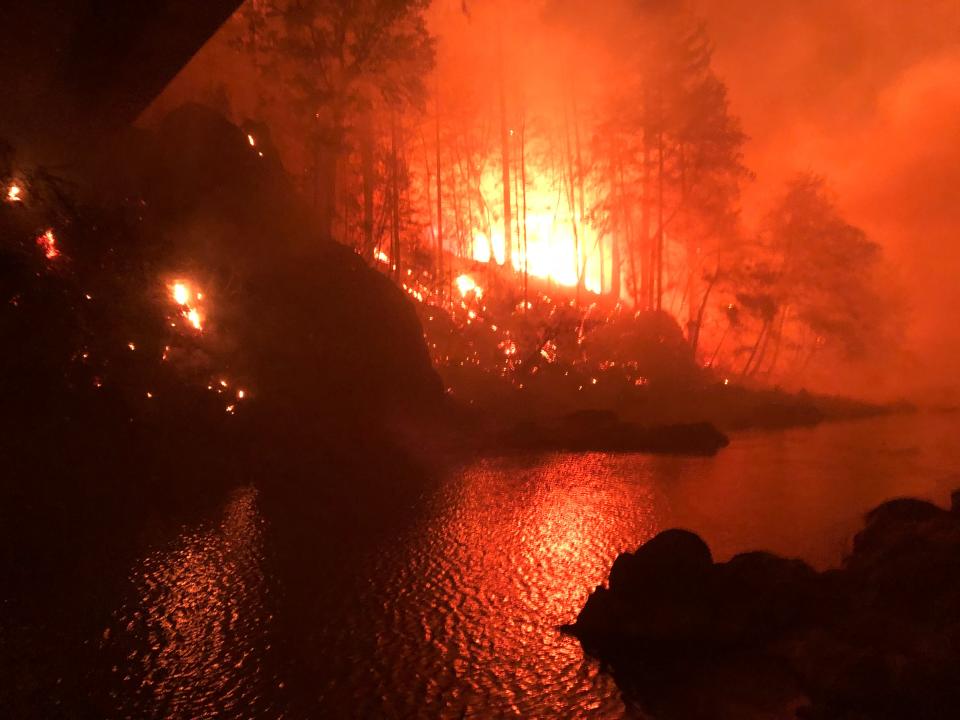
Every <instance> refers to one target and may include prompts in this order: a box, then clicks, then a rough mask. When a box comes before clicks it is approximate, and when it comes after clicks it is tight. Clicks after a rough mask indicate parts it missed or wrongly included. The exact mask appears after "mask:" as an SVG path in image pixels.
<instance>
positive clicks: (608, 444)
mask: <svg viewBox="0 0 960 720" xmlns="http://www.w3.org/2000/svg"><path fill="white" fill-rule="evenodd" d="M729 444H730V440H729V439H728V438H727V436H726V435H724V434H723V433H721V432H720V431H719V430H717V429H716V428H715V427H714V426H713V425H711V424H710V423H704V422H701V423H681V424H675V425H663V426H659V427H656V426H655V427H644V426H642V425H638V424H636V423H630V422H624V421H622V420H620V418H619V417H618V416H617V414H616V413H614V412H610V411H606V410H584V411H581V412H576V413H573V414H571V415H567V416H565V417H563V418H561V420H560V421H559V422H553V423H535V422H527V423H522V424H519V425H517V426H516V427H514V428H513V429H511V430H510V431H509V432H507V433H504V434H503V435H502V436H500V437H499V438H498V443H497V445H498V446H499V447H503V448H511V449H515V450H532V451H542V450H558V451H567V452H615V453H627V452H648V453H667V454H676V455H714V454H716V452H717V451H718V450H720V449H721V448H724V447H726V446H727V445H729Z"/></svg>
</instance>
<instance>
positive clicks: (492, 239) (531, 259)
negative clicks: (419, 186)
mask: <svg viewBox="0 0 960 720" xmlns="http://www.w3.org/2000/svg"><path fill="white" fill-rule="evenodd" d="M518 187H519V186H518ZM502 188H503V184H502V181H501V180H500V179H499V177H498V176H497V174H496V172H494V171H489V172H487V173H486V174H485V175H484V177H483V182H482V183H481V192H482V194H483V197H484V200H485V202H486V205H487V207H488V208H491V209H492V211H491V217H490V218H489V224H488V227H487V228H486V229H477V230H475V231H474V233H473V237H472V245H473V247H472V249H471V257H472V258H473V259H474V260H476V261H478V262H484V263H487V262H490V260H491V257H492V258H493V259H494V260H495V261H496V262H497V263H500V264H503V262H504V259H505V257H506V243H505V242H504V237H505V233H504V219H503V213H502V201H501V202H500V204H498V200H499V199H500V198H502V197H503V190H502ZM515 195H519V196H520V197H519V199H518V198H517V197H514V198H513V204H514V208H513V211H512V214H513V218H512V220H511V229H510V240H511V264H512V265H513V267H514V269H515V270H516V271H517V272H523V271H524V266H526V271H527V273H529V274H530V275H531V276H532V277H537V278H541V279H543V280H547V281H550V282H554V283H556V284H557V285H563V286H566V287H576V285H577V281H578V277H579V276H580V275H581V274H582V276H583V284H584V287H585V288H586V289H587V290H589V291H590V292H594V293H600V292H602V291H604V290H608V289H609V287H610V266H611V264H610V262H609V257H608V255H609V249H608V248H607V243H606V242H604V238H603V237H602V235H601V234H600V233H599V232H598V231H597V229H596V228H595V227H594V226H593V225H592V224H591V223H590V222H589V221H586V220H585V219H584V217H583V213H582V212H581V211H580V209H579V208H576V209H575V208H572V207H571V202H570V199H569V195H568V194H567V192H566V189H565V187H564V179H562V178H559V179H555V178H551V177H550V176H549V175H547V174H542V173H538V172H534V171H533V170H532V169H530V170H528V174H527V178H526V213H524V201H523V193H522V191H519V192H517V193H515ZM577 204H578V200H576V199H575V200H574V201H573V205H577ZM585 204H586V205H587V206H588V207H589V205H590V200H589V199H587V201H586V202H585ZM524 215H526V223H525V225H526V233H524V230H523V228H524V221H523V217H524ZM524 247H526V252H524Z"/></svg>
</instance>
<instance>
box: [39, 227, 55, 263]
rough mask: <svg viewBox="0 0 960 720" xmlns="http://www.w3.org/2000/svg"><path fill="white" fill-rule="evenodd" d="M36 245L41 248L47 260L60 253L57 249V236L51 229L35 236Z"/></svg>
mask: <svg viewBox="0 0 960 720" xmlns="http://www.w3.org/2000/svg"><path fill="white" fill-rule="evenodd" d="M37 245H39V246H40V247H41V248H42V249H43V254H44V256H45V257H46V258H47V260H53V259H54V258H55V257H59V255H60V251H59V250H57V238H56V236H54V234H53V230H47V231H46V232H45V233H43V234H42V235H40V236H39V237H37Z"/></svg>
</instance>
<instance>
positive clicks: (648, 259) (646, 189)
mask: <svg viewBox="0 0 960 720" xmlns="http://www.w3.org/2000/svg"><path fill="white" fill-rule="evenodd" d="M642 162H643V168H642V169H643V179H642V181H641V186H642V188H643V199H642V201H641V205H640V209H641V215H640V247H641V248H642V250H643V254H642V257H643V265H644V266H643V268H642V272H643V296H644V308H643V309H644V310H650V309H651V308H652V307H653V297H654V281H653V278H654V267H655V265H656V262H655V257H654V251H653V242H652V240H651V237H650V224H651V223H650V220H651V218H650V216H651V214H652V213H653V189H652V186H653V183H652V182H651V177H650V174H651V173H650V148H649V146H648V143H647V134H646V131H644V143H643V160H642Z"/></svg>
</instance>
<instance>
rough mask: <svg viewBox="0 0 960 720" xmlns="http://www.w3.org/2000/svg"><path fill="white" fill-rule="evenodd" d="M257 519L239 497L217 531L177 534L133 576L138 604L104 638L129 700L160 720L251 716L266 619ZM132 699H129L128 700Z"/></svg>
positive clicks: (241, 493) (252, 496)
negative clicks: (118, 659) (113, 649)
mask: <svg viewBox="0 0 960 720" xmlns="http://www.w3.org/2000/svg"><path fill="white" fill-rule="evenodd" d="M260 525H261V519H260V516H259V514H258V511H257V508H256V492H255V491H254V490H253V489H252V488H244V489H241V490H238V491H236V492H235V493H234V494H233V495H232V496H231V498H230V500H229V501H228V502H227V504H226V506H225V508H224V510H223V514H222V517H221V519H220V522H219V524H218V525H213V526H208V527H200V528H198V529H196V530H194V531H190V532H184V533H183V534H182V535H181V536H180V537H179V538H178V539H177V542H176V543H175V544H174V546H173V547H168V548H163V549H161V550H158V551H156V552H154V553H152V554H150V555H149V556H147V557H146V558H144V559H143V560H142V561H141V563H140V564H139V565H138V566H137V567H136V568H135V570H134V572H133V574H132V579H133V581H134V584H135V588H136V598H135V599H134V600H133V601H131V602H130V603H129V604H128V605H127V606H125V607H124V608H122V610H121V611H119V612H118V613H116V614H115V615H116V617H117V621H118V622H117V627H116V628H115V633H114V637H113V638H111V630H110V629H108V630H106V631H105V632H104V638H105V640H108V641H110V642H112V643H114V644H116V645H118V646H120V647H122V648H123V652H125V654H126V658H125V660H126V662H124V663H123V664H121V665H120V666H118V667H115V668H114V670H115V672H117V673H118V674H120V673H122V676H121V677H122V682H123V683H124V685H125V686H126V687H125V688H124V694H125V695H126V693H130V701H131V702H132V703H133V704H134V705H135V707H136V708H137V709H138V710H137V711H139V709H142V708H143V707H145V706H147V707H153V708H157V709H159V710H161V714H162V715H163V716H164V717H177V718H201V717H216V716H222V715H223V714H224V713H227V714H231V715H232V714H234V713H239V712H241V711H244V712H246V711H249V709H250V708H253V707H256V706H257V705H258V704H259V703H260V702H261V701H262V700H263V698H262V697H261V692H262V689H263V687H264V686H265V685H273V686H275V685H276V683H274V682H273V680H272V679H270V678H266V677H264V676H263V671H262V668H261V664H262V662H263V657H264V652H265V650H269V645H266V646H265V647H264V637H265V630H266V629H267V626H268V625H269V621H270V620H271V617H272V616H271V615H270V613H269V610H268V607H267V594H268V588H267V584H266V583H265V579H264V574H263V569H262V538H261V527H260ZM131 691H132V692H131Z"/></svg>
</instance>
